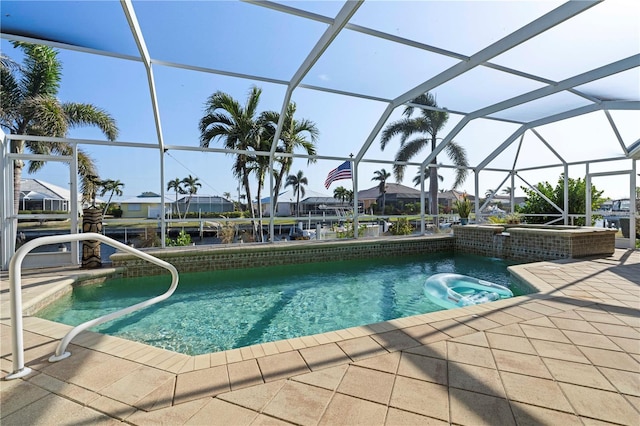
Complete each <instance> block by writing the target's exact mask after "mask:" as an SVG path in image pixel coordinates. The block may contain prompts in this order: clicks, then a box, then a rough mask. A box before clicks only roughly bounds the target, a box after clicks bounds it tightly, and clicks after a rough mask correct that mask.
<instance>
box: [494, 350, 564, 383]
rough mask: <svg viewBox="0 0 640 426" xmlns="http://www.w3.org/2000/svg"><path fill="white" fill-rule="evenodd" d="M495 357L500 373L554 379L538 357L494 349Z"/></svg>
mask: <svg viewBox="0 0 640 426" xmlns="http://www.w3.org/2000/svg"><path fill="white" fill-rule="evenodd" d="M492 352H493V357H494V359H495V361H496V365H497V366H498V370H500V371H509V372H511V373H519V374H526V375H528V376H534V377H540V378H543V379H552V378H553V377H551V374H550V373H549V370H547V367H546V366H545V364H544V363H543V362H542V359H541V358H540V357H539V356H537V355H530V354H522V353H517V352H509V351H503V350H499V349H494V350H493V351H492Z"/></svg>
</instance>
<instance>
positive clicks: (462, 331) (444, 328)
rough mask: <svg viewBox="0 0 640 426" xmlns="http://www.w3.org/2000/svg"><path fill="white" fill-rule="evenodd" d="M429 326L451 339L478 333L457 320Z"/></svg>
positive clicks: (438, 322) (433, 323) (439, 322)
mask: <svg viewBox="0 0 640 426" xmlns="http://www.w3.org/2000/svg"><path fill="white" fill-rule="evenodd" d="M429 325H430V326H431V327H433V328H435V329H437V330H440V331H441V332H443V333H445V334H446V335H448V336H451V337H460V336H464V335H467V334H471V333H476V332H477V330H476V329H474V328H471V327H469V326H467V325H464V324H461V323H459V322H458V321H456V320H453V319H448V320H443V321H436V322H432V323H429Z"/></svg>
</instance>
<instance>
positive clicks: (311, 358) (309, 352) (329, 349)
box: [298, 343, 351, 371]
mask: <svg viewBox="0 0 640 426" xmlns="http://www.w3.org/2000/svg"><path fill="white" fill-rule="evenodd" d="M298 352H299V353H300V355H302V358H304V360H305V362H306V363H307V365H308V366H309V368H310V369H311V370H312V371H315V370H318V369H322V368H328V367H333V366H336V365H340V364H344V363H347V362H349V361H351V359H350V358H349V357H348V356H347V355H346V354H345V353H344V352H343V351H342V349H340V346H338V345H337V344H335V343H330V344H327V345H320V346H315V347H313V348H304V349H300V350H299V351H298Z"/></svg>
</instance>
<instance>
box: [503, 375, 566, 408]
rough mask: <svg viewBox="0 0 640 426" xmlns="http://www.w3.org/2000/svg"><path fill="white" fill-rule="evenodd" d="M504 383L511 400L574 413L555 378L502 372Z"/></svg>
mask: <svg viewBox="0 0 640 426" xmlns="http://www.w3.org/2000/svg"><path fill="white" fill-rule="evenodd" d="M500 376H501V377H502V383H503V384H504V388H505V389H506V391H507V396H508V397H509V399H510V400H513V401H519V402H524V403H526V404H532V405H538V406H541V407H546V408H550V409H553V410H560V411H566V412H569V413H573V409H572V408H571V405H569V402H568V401H567V399H566V398H565V397H564V395H563V394H562V391H561V390H560V388H559V387H558V384H557V383H556V382H554V381H553V380H546V379H540V378H538V377H530V376H523V375H522V374H515V373H509V372H501V373H500Z"/></svg>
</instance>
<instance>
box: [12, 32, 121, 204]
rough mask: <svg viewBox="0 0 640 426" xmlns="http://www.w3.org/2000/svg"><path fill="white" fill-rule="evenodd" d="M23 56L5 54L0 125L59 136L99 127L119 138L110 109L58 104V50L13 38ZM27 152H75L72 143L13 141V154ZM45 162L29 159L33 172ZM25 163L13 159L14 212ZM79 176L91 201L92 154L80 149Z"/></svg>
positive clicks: (21, 131) (19, 132)
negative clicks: (15, 63) (13, 58)
mask: <svg viewBox="0 0 640 426" xmlns="http://www.w3.org/2000/svg"><path fill="white" fill-rule="evenodd" d="M13 45H14V47H17V48H20V49H22V51H23V52H24V54H25V58H24V63H23V64H22V65H21V66H11V63H12V62H13V61H8V60H5V58H4V57H3V60H2V63H1V65H0V126H2V127H4V128H6V129H9V132H10V133H11V134H16V135H34V136H50V137H61V138H64V137H66V136H67V133H68V131H69V129H70V128H73V127H79V126H96V127H98V128H99V129H100V130H101V131H102V133H104V135H105V136H106V137H107V139H109V140H111V141H112V140H115V139H116V138H117V137H118V127H117V126H116V122H115V120H114V119H113V118H112V117H111V115H109V114H108V113H107V112H106V111H104V110H102V109H100V108H98V107H96V106H94V105H91V104H82V103H75V102H60V100H58V98H57V95H58V91H59V89H60V81H61V79H62V63H61V62H60V61H59V59H58V51H57V50H55V49H53V48H51V47H49V46H42V45H37V44H30V43H24V42H13ZM25 150H28V151H30V152H32V153H35V154H59V155H71V154H72V152H73V150H72V146H71V145H70V144H68V143H64V142H54V143H49V142H39V141H24V140H12V141H11V152H12V153H17V154H22V153H24V152H25ZM44 164H45V162H43V161H34V160H32V161H30V162H29V168H28V171H29V173H34V172H36V171H38V170H40V169H41V168H42V167H43V165H44ZM24 166H25V164H24V162H23V161H21V160H15V161H14V162H13V182H14V188H13V191H14V200H13V201H14V210H15V212H16V213H17V212H18V207H19V202H20V180H21V178H22V169H23V168H24ZM78 174H79V175H80V179H81V190H82V194H83V197H82V200H83V201H90V200H91V196H90V190H91V189H92V187H91V182H90V181H89V180H90V178H89V177H90V176H97V175H98V173H97V171H96V167H95V164H94V162H93V160H92V159H91V157H89V155H88V154H86V153H85V152H84V151H82V150H81V149H78Z"/></svg>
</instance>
